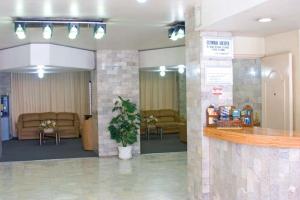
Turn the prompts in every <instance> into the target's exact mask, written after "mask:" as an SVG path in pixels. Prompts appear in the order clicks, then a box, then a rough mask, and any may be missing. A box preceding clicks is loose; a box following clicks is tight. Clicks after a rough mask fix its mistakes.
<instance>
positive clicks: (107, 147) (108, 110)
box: [96, 50, 140, 157]
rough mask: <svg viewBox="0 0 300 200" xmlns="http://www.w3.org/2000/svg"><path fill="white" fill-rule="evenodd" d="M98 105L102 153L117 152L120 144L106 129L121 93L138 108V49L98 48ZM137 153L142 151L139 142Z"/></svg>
mask: <svg viewBox="0 0 300 200" xmlns="http://www.w3.org/2000/svg"><path fill="white" fill-rule="evenodd" d="M96 73H97V107H98V135H99V156H100V157H101V156H113V155H118V150H117V144H116V142H115V141H114V140H111V139H110V134H109V132H108V130H107V127H108V124H109V122H110V120H111V119H112V117H113V115H112V108H113V105H114V102H115V100H116V99H117V98H118V96H122V97H124V98H128V99H130V100H131V101H133V102H134V103H136V104H137V106H138V108H139V58H138V52H137V51H112V50H100V51H97V69H96ZM139 138H140V137H139V136H138V142H137V143H136V144H135V145H134V154H135V155H138V154H140V141H139Z"/></svg>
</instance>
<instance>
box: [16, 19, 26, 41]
mask: <svg viewBox="0 0 300 200" xmlns="http://www.w3.org/2000/svg"><path fill="white" fill-rule="evenodd" d="M15 31H16V35H17V37H18V38H19V39H20V40H24V39H25V38H26V34H25V24H24V23H23V24H22V23H16V24H15Z"/></svg>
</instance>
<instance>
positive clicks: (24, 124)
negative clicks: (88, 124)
mask: <svg viewBox="0 0 300 200" xmlns="http://www.w3.org/2000/svg"><path fill="white" fill-rule="evenodd" d="M44 120H54V121H55V122H56V124H57V128H58V131H59V133H60V136H61V137H62V138H74V137H79V133H80V120H79V116H78V114H76V113H67V112H61V113H54V112H48V113H27V114H21V115H20V116H19V118H18V122H17V134H18V138H19V140H25V139H38V138H39V134H38V133H39V130H40V129H39V127H40V124H41V122H42V121H44Z"/></svg>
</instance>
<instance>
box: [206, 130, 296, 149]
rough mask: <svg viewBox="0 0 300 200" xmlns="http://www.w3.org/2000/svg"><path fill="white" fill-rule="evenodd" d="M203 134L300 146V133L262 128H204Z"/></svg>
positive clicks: (269, 144) (236, 140)
mask: <svg viewBox="0 0 300 200" xmlns="http://www.w3.org/2000/svg"><path fill="white" fill-rule="evenodd" d="M204 135H205V136H208V137H211V138H215V139H220V140H225V141H228V142H233V143H237V144H248V145H255V146H264V147H279V148H300V133H298V132H287V131H280V130H274V129H264V128H257V127H255V128H244V129H236V130H234V129H217V128H205V129H204Z"/></svg>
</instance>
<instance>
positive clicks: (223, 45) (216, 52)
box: [202, 36, 233, 59]
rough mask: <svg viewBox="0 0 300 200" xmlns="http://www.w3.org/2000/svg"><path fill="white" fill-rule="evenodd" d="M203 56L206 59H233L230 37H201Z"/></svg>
mask: <svg viewBox="0 0 300 200" xmlns="http://www.w3.org/2000/svg"><path fill="white" fill-rule="evenodd" d="M202 41H203V44H202V46H203V56H204V57H207V58H222V59H226V58H228V59H232V58H233V40H232V38H230V37H225V38H224V37H207V36H206V37H203V38H202Z"/></svg>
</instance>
